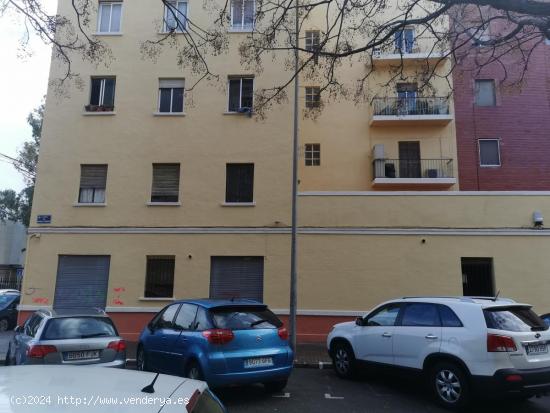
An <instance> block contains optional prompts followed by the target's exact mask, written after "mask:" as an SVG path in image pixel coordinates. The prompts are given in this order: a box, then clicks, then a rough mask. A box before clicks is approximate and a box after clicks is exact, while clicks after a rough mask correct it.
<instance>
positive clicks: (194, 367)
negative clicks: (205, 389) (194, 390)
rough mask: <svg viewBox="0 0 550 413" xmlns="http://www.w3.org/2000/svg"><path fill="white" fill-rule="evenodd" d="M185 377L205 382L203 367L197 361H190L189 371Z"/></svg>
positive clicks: (187, 370)
mask: <svg viewBox="0 0 550 413" xmlns="http://www.w3.org/2000/svg"><path fill="white" fill-rule="evenodd" d="M185 377H187V378H189V379H192V380H204V376H203V374H202V370H201V366H200V364H199V363H198V362H197V361H196V360H192V361H190V362H189V364H188V365H187V369H186V371H185Z"/></svg>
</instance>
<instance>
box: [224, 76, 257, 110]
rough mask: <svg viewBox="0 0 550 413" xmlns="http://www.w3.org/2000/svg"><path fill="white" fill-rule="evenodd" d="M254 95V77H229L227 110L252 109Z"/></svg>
mask: <svg viewBox="0 0 550 413" xmlns="http://www.w3.org/2000/svg"><path fill="white" fill-rule="evenodd" d="M253 97H254V78H251V77H234V78H229V107H228V111H229V112H241V111H243V110H248V111H251V110H252V104H253Z"/></svg>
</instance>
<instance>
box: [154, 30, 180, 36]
mask: <svg viewBox="0 0 550 413" xmlns="http://www.w3.org/2000/svg"><path fill="white" fill-rule="evenodd" d="M157 34H158V35H159V36H166V35H168V34H187V30H184V31H174V32H172V31H170V32H157Z"/></svg>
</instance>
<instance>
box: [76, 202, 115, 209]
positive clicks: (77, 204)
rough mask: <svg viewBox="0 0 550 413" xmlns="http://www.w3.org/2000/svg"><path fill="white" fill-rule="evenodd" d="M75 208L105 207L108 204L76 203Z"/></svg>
mask: <svg viewBox="0 0 550 413" xmlns="http://www.w3.org/2000/svg"><path fill="white" fill-rule="evenodd" d="M73 206H74V207H79V208H82V207H95V208H97V207H105V206H107V204H106V203H105V202H75V203H74V204H73Z"/></svg>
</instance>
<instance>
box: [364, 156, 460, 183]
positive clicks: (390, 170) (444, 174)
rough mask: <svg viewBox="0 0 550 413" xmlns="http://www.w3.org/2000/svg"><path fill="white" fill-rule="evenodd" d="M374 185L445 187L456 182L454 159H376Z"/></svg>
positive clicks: (374, 163) (374, 162)
mask: <svg viewBox="0 0 550 413" xmlns="http://www.w3.org/2000/svg"><path fill="white" fill-rule="evenodd" d="M372 165H373V182H372V184H373V187H375V188H392V187H393V188H394V187H408V186H414V187H426V188H430V189H444V188H449V187H450V186H453V185H454V184H456V178H455V177H454V168H453V160H452V159H375V160H374V161H373V164H372Z"/></svg>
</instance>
